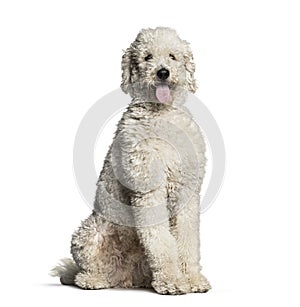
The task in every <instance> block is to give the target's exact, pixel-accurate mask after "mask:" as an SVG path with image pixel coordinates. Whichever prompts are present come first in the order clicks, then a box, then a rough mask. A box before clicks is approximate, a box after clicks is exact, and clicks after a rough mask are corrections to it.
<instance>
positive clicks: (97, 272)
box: [71, 213, 112, 289]
mask: <svg viewBox="0 0 300 307" xmlns="http://www.w3.org/2000/svg"><path fill="white" fill-rule="evenodd" d="M107 227H108V224H107V223H105V222H104V221H103V220H102V219H101V217H99V216H97V214H95V213H93V214H92V215H90V216H89V217H88V218H87V219H86V220H85V221H83V222H82V225H81V226H80V227H79V229H78V230H77V231H76V232H75V233H74V234H73V237H72V245H71V252H72V255H73V258H74V260H75V262H76V264H77V265H78V267H79V268H80V271H79V272H78V273H77V275H76V276H75V280H74V281H75V285H77V286H78V287H80V288H83V289H104V288H110V287H111V286H112V285H111V284H110V282H109V278H108V271H109V268H108V266H109V257H108V254H107V251H106V248H107V246H106V245H107V244H108V240H107V235H108V234H107Z"/></svg>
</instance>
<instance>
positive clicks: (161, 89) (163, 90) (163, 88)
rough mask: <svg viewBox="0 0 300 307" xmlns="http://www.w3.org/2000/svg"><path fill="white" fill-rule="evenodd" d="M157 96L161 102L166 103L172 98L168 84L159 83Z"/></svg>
mask: <svg viewBox="0 0 300 307" xmlns="http://www.w3.org/2000/svg"><path fill="white" fill-rule="evenodd" d="M156 98H157V99H158V101H159V102H162V103H166V102H168V101H169V99H170V89H169V87H168V86H167V85H158V86H157V87H156Z"/></svg>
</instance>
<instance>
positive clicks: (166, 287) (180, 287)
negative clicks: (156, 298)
mask: <svg viewBox="0 0 300 307" xmlns="http://www.w3.org/2000/svg"><path fill="white" fill-rule="evenodd" d="M152 287H153V289H154V290H155V291H156V292H157V293H159V294H172V295H179V294H186V293H188V292H190V291H189V285H188V284H187V283H186V282H185V281H184V280H181V279H180V280H174V281H172V280H159V279H156V280H154V281H153V282H152Z"/></svg>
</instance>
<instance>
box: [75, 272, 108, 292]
mask: <svg viewBox="0 0 300 307" xmlns="http://www.w3.org/2000/svg"><path fill="white" fill-rule="evenodd" d="M75 285H77V286H78V287H80V288H82V289H89V290H95V289H107V288H109V284H108V282H107V281H105V280H104V279H103V278H102V276H100V275H98V274H91V273H86V272H80V273H78V274H77V275H76V277H75Z"/></svg>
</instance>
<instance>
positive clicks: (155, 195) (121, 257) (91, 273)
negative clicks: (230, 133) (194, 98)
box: [52, 27, 210, 294]
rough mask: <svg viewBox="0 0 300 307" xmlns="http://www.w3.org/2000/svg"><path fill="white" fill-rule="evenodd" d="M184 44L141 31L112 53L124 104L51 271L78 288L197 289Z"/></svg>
mask: <svg viewBox="0 0 300 307" xmlns="http://www.w3.org/2000/svg"><path fill="white" fill-rule="evenodd" d="M194 70H195V66H194V63H193V56H192V53H191V50H190V47H189V45H188V43H187V42H186V41H184V40H181V39H180V38H179V37H178V36H177V34H176V32H175V31H174V30H171V29H169V28H162V27H159V28H156V29H144V30H142V31H141V32H140V33H139V34H138V36H137V38H136V40H135V41H134V42H133V43H132V44H131V46H130V47H129V48H128V49H127V50H126V51H125V54H124V55H123V58H122V71H123V73H122V84H121V88H122V90H123V91H124V92H125V93H129V94H130V95H131V97H132V98H133V99H132V102H131V103H130V104H129V106H128V108H127V110H126V111H125V112H124V114H123V117H122V119H121V120H120V122H119V124H118V128H117V131H116V134H115V137H114V141H113V144H112V145H111V147H110V149H109V152H108V154H107V156H106V159H105V161H104V166H103V170H102V172H101V174H100V177H99V180H98V183H97V192H96V197H95V203H94V211H93V213H92V214H91V215H90V217H88V218H87V219H86V220H85V221H84V222H83V223H82V225H81V226H80V227H79V229H78V230H77V231H76V232H75V233H74V235H73V237H72V245H71V252H72V255H73V259H74V261H73V260H70V259H65V260H63V261H62V264H61V265H59V266H57V267H56V268H54V269H53V271H52V273H53V275H55V276H59V277H60V280H61V282H62V283H63V284H75V285H77V286H79V287H80V288H83V289H104V288H112V287H124V288H131V287H132V288H153V289H154V290H155V291H156V292H158V293H161V294H182V293H189V292H206V291H208V290H209V289H210V284H209V282H208V281H207V279H206V278H205V277H204V276H203V275H202V274H201V273H200V271H201V266H200V263H199V262H200V254H199V248H200V246H199V245H200V243H199V215H200V188H201V184H202V181H203V176H204V167H205V156H204V154H205V144H204V141H203V138H202V135H201V131H200V129H199V127H198V126H197V124H196V123H195V122H194V121H193V119H192V116H191V114H190V113H189V112H188V111H187V109H186V108H185V107H183V103H184V101H185V99H186V97H187V94H188V92H192V93H194V92H195V90H196V84H195V80H194Z"/></svg>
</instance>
